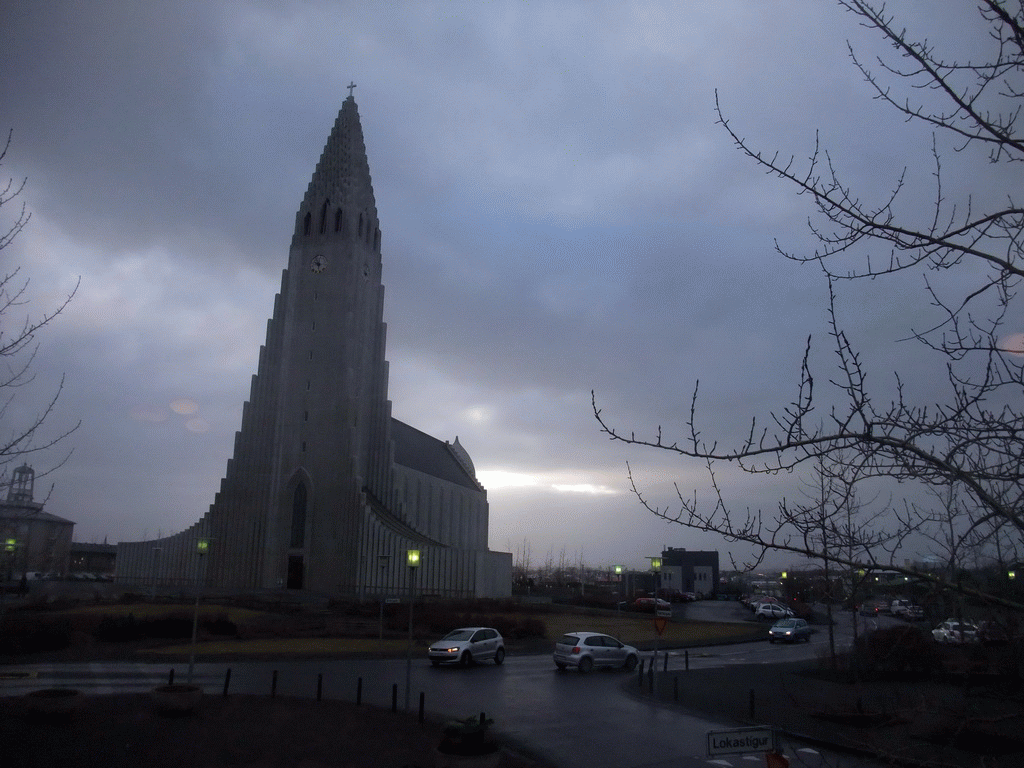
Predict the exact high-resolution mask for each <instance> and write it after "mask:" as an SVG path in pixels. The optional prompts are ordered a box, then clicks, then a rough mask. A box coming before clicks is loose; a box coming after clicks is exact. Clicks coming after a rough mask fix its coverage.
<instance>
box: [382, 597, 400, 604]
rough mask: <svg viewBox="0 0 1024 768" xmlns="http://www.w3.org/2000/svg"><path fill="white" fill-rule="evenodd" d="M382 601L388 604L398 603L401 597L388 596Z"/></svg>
mask: <svg viewBox="0 0 1024 768" xmlns="http://www.w3.org/2000/svg"><path fill="white" fill-rule="evenodd" d="M384 602H385V603H387V604H388V605H398V604H399V603H400V602H402V598H400V597H388V598H385V600H384Z"/></svg>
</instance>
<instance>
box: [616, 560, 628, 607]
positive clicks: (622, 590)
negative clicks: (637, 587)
mask: <svg viewBox="0 0 1024 768" xmlns="http://www.w3.org/2000/svg"><path fill="white" fill-rule="evenodd" d="M614 568H615V577H616V578H617V579H618V580H619V595H621V597H622V600H616V601H615V602H616V605H615V607H616V609H617V610H618V611H619V613H622V603H623V602H625V600H626V590H625V588H624V587H623V584H622V571H623V567H622V566H621V565H616V566H614Z"/></svg>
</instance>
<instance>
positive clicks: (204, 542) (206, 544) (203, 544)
mask: <svg viewBox="0 0 1024 768" xmlns="http://www.w3.org/2000/svg"><path fill="white" fill-rule="evenodd" d="M209 549H210V540H209V539H200V540H199V541H198V542H196V551H197V552H198V553H199V554H200V555H205V554H206V553H207V552H208V551H209Z"/></svg>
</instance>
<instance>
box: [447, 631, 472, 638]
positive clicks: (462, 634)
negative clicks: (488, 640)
mask: <svg viewBox="0 0 1024 768" xmlns="http://www.w3.org/2000/svg"><path fill="white" fill-rule="evenodd" d="M472 636H473V630H471V629H456V630H455V631H454V632H449V633H448V634H447V635H445V636H444V638H443V639H444V640H469V638H470V637H472Z"/></svg>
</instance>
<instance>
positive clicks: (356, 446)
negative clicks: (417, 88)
mask: <svg viewBox="0 0 1024 768" xmlns="http://www.w3.org/2000/svg"><path fill="white" fill-rule="evenodd" d="M381 271H382V264H381V230H380V222H379V221H378V219H377V207H376V203H375V201H374V194H373V186H372V184H371V180H370V169H369V162H368V160H367V155H366V147H365V145H364V142H363V132H362V127H361V125H360V120H359V113H358V111H357V109H356V103H355V100H354V99H353V97H352V95H351V94H350V95H349V96H348V98H347V99H345V101H344V103H343V104H342V108H341V110H340V112H339V113H338V117H337V120H336V121H335V124H334V129H333V130H332V132H331V135H330V137H329V138H328V140H327V144H326V146H325V147H324V151H323V154H322V155H321V156H320V161H319V162H318V163H317V166H316V170H315V171H314V173H313V177H312V180H311V181H310V183H309V187H308V188H307V190H306V194H305V197H304V199H303V200H302V203H301V204H300V206H299V210H298V212H297V213H296V215H295V222H294V230H293V236H292V240H291V248H290V252H289V255H288V265H287V269H285V270H284V272H283V274H282V278H281V291H280V293H279V294H278V295H277V298H276V300H275V302H274V313H273V316H272V317H271V319H270V321H269V323H268V324H267V337H266V344H265V345H264V346H263V347H262V348H261V349H260V356H259V368H258V370H257V372H256V374H255V375H254V376H253V379H252V386H251V391H250V398H249V401H248V402H247V403H246V404H245V406H244V408H243V412H242V425H241V429H240V431H239V432H238V433H237V434H236V436H235V446H234V456H233V458H231V459H230V460H229V461H228V466H227V471H226V473H225V476H224V479H223V480H222V481H221V486H220V491H219V492H218V493H217V494H216V497H215V498H214V501H213V504H212V505H211V506H210V508H209V511H208V512H207V513H206V514H205V515H204V516H203V517H202V519H201V520H199V521H198V522H196V523H195V524H194V525H193V526H192V527H190V528H189V529H188V530H186V531H183V532H181V533H178V534H176V535H174V536H169V537H166V538H162V539H156V540H152V541H141V542H123V543H120V544H119V545H118V550H117V581H119V582H123V583H138V584H146V585H150V584H153V585H155V584H166V585H177V584H182V585H185V584H193V583H196V582H197V581H198V580H202V581H203V582H204V583H206V584H209V585H211V586H213V587H218V588H222V589H236V590H247V589H305V590H312V591H315V592H319V593H324V594H329V595H351V596H358V597H363V596H381V595H398V594H408V593H410V592H413V591H414V592H415V593H417V594H431V595H437V596H445V597H502V596H507V595H510V594H511V591H512V555H511V554H509V553H506V552H491V551H489V550H488V547H487V534H488V523H489V520H488V516H489V508H488V502H487V492H486V490H485V489H484V487H483V486H482V485H481V484H480V481H479V480H478V479H477V477H476V470H475V468H474V466H473V462H472V461H471V460H470V457H469V454H468V453H467V452H466V450H465V449H464V448H463V446H462V445H461V444H460V443H459V440H458V438H457V437H456V438H455V439H454V441H452V442H448V441H442V440H438V439H437V438H434V437H431V436H430V435H427V434H425V433H423V432H420V431H419V430H417V429H414V428H413V427H411V426H409V425H407V424H404V423H402V422H400V421H398V420H397V419H394V418H393V417H392V416H391V402H390V401H389V400H388V363H387V360H386V359H385V336H386V333H385V332H386V326H385V323H384V286H383V284H382V282H381ZM201 541H202V542H206V541H208V542H209V546H208V549H207V550H206V552H207V554H205V555H202V556H201V555H200V554H199V553H198V545H199V542H201ZM409 550H418V551H419V557H420V560H419V563H420V567H418V568H417V569H416V570H415V571H414V570H413V569H412V568H410V567H408V565H407V552H408V551H409Z"/></svg>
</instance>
